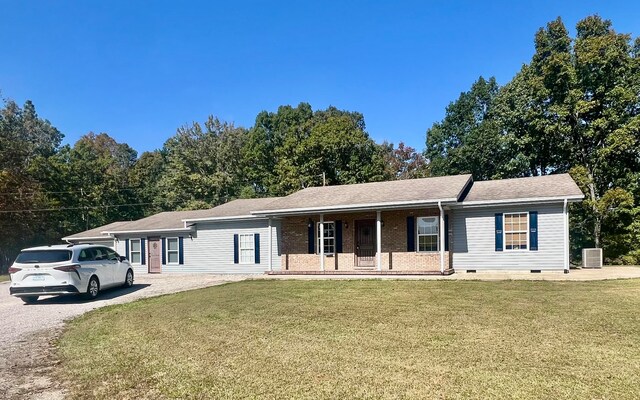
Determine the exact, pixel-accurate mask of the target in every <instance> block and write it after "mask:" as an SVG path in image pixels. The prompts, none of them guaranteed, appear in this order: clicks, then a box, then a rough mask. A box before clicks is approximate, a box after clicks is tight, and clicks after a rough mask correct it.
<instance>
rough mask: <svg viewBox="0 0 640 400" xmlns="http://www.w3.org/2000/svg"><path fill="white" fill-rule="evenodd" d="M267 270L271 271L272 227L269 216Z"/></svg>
mask: <svg viewBox="0 0 640 400" xmlns="http://www.w3.org/2000/svg"><path fill="white" fill-rule="evenodd" d="M268 260H269V272H271V271H273V227H272V224H271V218H269V257H268Z"/></svg>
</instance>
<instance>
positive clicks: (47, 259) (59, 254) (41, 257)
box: [16, 250, 71, 264]
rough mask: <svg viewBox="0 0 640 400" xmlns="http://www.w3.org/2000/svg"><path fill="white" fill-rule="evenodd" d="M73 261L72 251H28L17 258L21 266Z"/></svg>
mask: <svg viewBox="0 0 640 400" xmlns="http://www.w3.org/2000/svg"><path fill="white" fill-rule="evenodd" d="M69 260H71V251H70V250H28V251H23V252H21V253H20V254H18V257H16V262H17V263H20V264H36V263H54V262H62V261H69Z"/></svg>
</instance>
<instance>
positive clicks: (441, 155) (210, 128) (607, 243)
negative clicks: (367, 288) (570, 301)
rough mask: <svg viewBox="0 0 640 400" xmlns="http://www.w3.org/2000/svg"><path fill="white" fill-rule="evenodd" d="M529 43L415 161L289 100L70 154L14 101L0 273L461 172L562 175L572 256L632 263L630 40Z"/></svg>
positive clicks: (335, 117) (1, 207) (59, 137)
mask: <svg viewBox="0 0 640 400" xmlns="http://www.w3.org/2000/svg"><path fill="white" fill-rule="evenodd" d="M576 32H577V33H576V37H575V38H571V37H570V36H569V34H568V31H567V29H566V27H565V26H564V24H563V22H562V21H561V19H559V18H558V19H557V20H555V21H552V22H550V23H549V24H547V26H546V27H544V28H541V29H540V30H539V31H538V32H537V33H536V35H535V49H536V50H535V54H534V55H533V57H532V59H531V61H530V62H529V63H528V64H526V65H523V66H522V69H521V70H520V71H519V72H518V73H517V74H516V75H515V76H514V77H513V79H512V80H511V81H510V82H508V83H507V84H505V85H503V86H500V85H499V84H498V83H497V82H496V79H495V78H488V79H484V78H482V77H481V78H479V79H478V80H477V81H476V82H475V83H474V84H473V85H472V86H471V88H470V90H469V91H467V92H464V93H462V94H461V95H460V97H459V98H458V99H457V100H455V101H454V102H452V103H451V104H450V105H449V106H448V107H447V108H446V113H445V117H444V119H443V120H442V121H440V122H437V123H435V124H433V126H432V127H431V128H429V129H428V130H427V133H426V148H425V150H424V152H418V151H416V149H413V148H411V147H408V146H405V145H404V144H403V143H399V144H398V145H397V146H395V145H394V144H391V143H387V142H385V143H381V144H379V143H376V142H375V141H374V140H372V139H371V137H370V136H369V134H368V132H367V130H366V125H365V120H364V116H363V115H362V114H361V113H359V112H353V111H347V110H341V109H338V108H336V107H329V108H327V109H325V110H313V108H312V107H311V105H309V104H307V103H300V104H299V105H297V106H296V107H293V106H289V105H283V106H280V107H279V108H278V109H277V110H276V111H275V112H269V111H263V112H260V113H259V114H258V115H257V116H256V119H255V123H254V125H253V126H251V127H249V128H245V127H239V126H235V125H234V124H233V123H230V122H225V121H221V120H220V119H218V118H216V117H215V116H210V117H209V118H208V119H207V120H206V121H204V122H203V123H199V122H194V123H192V124H189V125H185V126H182V127H180V128H178V129H177V131H176V133H175V135H174V136H172V137H170V138H169V139H168V140H167V141H166V142H165V143H164V145H163V146H162V148H160V149H158V150H155V151H149V152H144V153H142V154H141V155H139V156H138V154H137V152H136V151H135V150H134V149H133V148H131V147H130V146H129V145H127V144H126V143H118V142H117V141H116V140H114V139H113V138H112V137H110V136H109V135H108V134H107V133H99V134H95V133H88V134H86V135H84V136H83V137H81V138H80V139H79V140H78V141H77V142H76V143H75V144H73V145H63V144H62V141H63V137H64V136H63V134H62V133H61V132H59V131H58V130H57V129H56V128H55V127H54V125H53V124H52V123H50V122H49V121H48V120H46V119H44V118H41V117H40V116H38V114H37V113H36V110H35V107H34V105H33V104H32V103H31V102H30V101H27V102H26V103H25V104H24V105H22V106H19V105H18V104H16V103H15V102H14V101H12V100H8V99H5V100H3V106H2V108H1V109H0V271H2V270H6V268H7V267H8V265H9V264H10V263H11V262H12V261H13V258H14V257H15V255H16V254H17V252H18V251H19V250H20V249H21V248H23V247H27V246H31V245H37V244H50V243H55V242H58V241H59V240H60V238H61V237H63V236H65V235H68V234H71V233H76V232H79V231H82V230H86V229H90V228H93V227H97V226H100V225H104V224H106V223H109V222H113V221H118V220H131V219H137V218H141V217H144V216H147V215H151V214H154V213H157V212H160V211H170V210H184V209H200V208H208V207H213V206H216V205H219V204H222V203H224V202H226V201H228V200H231V199H234V198H251V197H266V196H283V195H287V194H290V193H292V192H294V191H296V190H299V189H301V188H305V187H309V186H318V185H321V184H322V182H323V178H324V179H326V183H327V184H330V185H337V184H349V183H361V182H371V181H382V180H392V179H407V178H416V177H425V176H439V175H449V174H459V173H472V174H473V175H474V178H475V179H476V180H485V179H498V178H509V177H521V176H535V175H544V174H551V173H560V172H569V173H571V174H572V176H573V177H574V179H575V180H576V181H577V182H578V184H579V185H580V187H581V188H582V190H583V192H584V193H585V196H586V200H585V201H584V202H583V203H581V204H577V205H574V206H573V207H572V210H571V211H572V212H571V223H572V250H573V252H574V254H575V255H576V256H578V255H579V249H581V248H582V247H587V246H594V245H596V246H602V247H603V248H604V250H605V256H606V257H607V259H608V260H609V261H610V262H616V263H635V264H638V263H640V244H639V243H640V222H639V220H638V216H639V215H640V207H639V206H638V203H639V200H640V150H639V149H640V133H639V132H640V116H639V114H640V71H639V68H640V61H639V55H640V40H638V39H637V38H636V39H635V40H632V38H631V36H630V35H626V34H620V33H617V32H615V31H614V30H613V28H612V25H611V22H610V21H608V20H604V19H602V18H600V17H598V16H591V17H587V18H585V19H584V20H582V21H580V22H579V23H578V24H577V26H576Z"/></svg>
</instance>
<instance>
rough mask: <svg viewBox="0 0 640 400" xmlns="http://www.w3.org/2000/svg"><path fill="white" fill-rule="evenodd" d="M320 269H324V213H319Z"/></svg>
mask: <svg viewBox="0 0 640 400" xmlns="http://www.w3.org/2000/svg"><path fill="white" fill-rule="evenodd" d="M319 246H320V249H318V250H319V253H320V271H324V214H320V244H319Z"/></svg>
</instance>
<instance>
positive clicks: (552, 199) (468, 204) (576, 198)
mask: <svg viewBox="0 0 640 400" xmlns="http://www.w3.org/2000/svg"><path fill="white" fill-rule="evenodd" d="M582 199H584V195H580V196H562V197H530V198H524V199H504V200H476V201H463V202H461V203H458V204H456V205H454V206H453V207H454V208H474V207H486V206H504V205H512V204H513V205H519V204H538V203H549V202H564V201H565V200H567V201H568V202H570V203H575V202H578V201H581V200H582Z"/></svg>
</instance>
